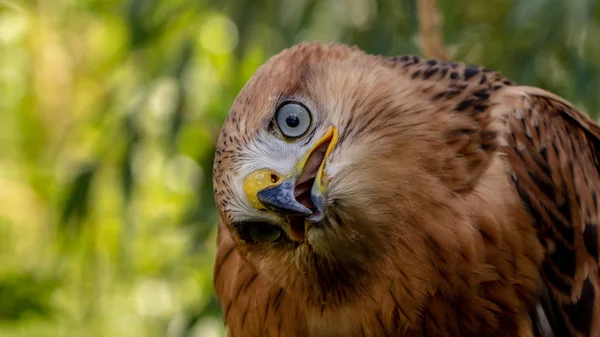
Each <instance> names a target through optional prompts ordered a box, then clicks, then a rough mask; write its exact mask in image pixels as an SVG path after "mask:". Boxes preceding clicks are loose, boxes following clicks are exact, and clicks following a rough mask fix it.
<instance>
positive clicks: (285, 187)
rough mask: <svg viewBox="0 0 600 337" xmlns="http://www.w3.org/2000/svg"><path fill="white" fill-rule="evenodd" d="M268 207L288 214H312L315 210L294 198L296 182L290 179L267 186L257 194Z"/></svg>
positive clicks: (259, 199)
mask: <svg viewBox="0 0 600 337" xmlns="http://www.w3.org/2000/svg"><path fill="white" fill-rule="evenodd" d="M256 197H257V198H258V201H260V202H261V203H262V204H263V205H265V207H267V208H268V209H270V210H272V211H275V212H279V213H284V214H288V215H299V216H310V215H312V214H313V212H312V211H311V210H310V209H308V208H307V207H306V206H304V205H302V204H301V203H299V202H298V201H296V199H295V198H294V184H293V183H292V182H290V181H284V182H283V183H281V184H279V185H277V186H272V187H267V188H265V189H263V190H261V191H259V192H258V194H257V195H256Z"/></svg>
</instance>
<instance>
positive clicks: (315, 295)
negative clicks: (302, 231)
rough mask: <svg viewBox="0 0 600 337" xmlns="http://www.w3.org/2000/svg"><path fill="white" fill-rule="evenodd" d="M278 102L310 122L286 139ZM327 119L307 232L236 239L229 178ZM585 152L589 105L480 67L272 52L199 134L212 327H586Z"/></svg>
mask: <svg viewBox="0 0 600 337" xmlns="http://www.w3.org/2000/svg"><path fill="white" fill-rule="evenodd" d="M286 99H293V100H298V101H300V102H302V103H303V104H305V105H306V106H308V107H309V108H310V109H311V110H312V114H313V118H314V119H315V121H314V124H315V125H314V127H313V129H312V131H311V132H310V133H309V134H308V135H307V136H306V139H305V140H304V139H303V140H299V141H298V142H297V143H295V144H287V143H286V142H284V141H281V140H280V139H278V138H277V137H278V136H277V133H276V132H275V131H274V130H273V128H272V123H271V120H272V118H273V113H274V110H275V109H276V107H277V105H278V104H279V103H280V102H281V101H283V100H286ZM329 124H333V125H335V126H336V127H338V129H339V132H340V140H339V143H338V145H337V146H336V148H335V150H334V152H333V153H332V154H331V156H330V158H329V159H328V162H327V165H328V166H327V169H328V172H329V174H330V175H331V176H332V178H331V179H332V180H331V185H330V191H329V192H328V209H327V213H326V218H325V220H324V222H323V223H322V224H321V225H320V226H322V228H323V230H322V231H321V232H319V233H321V235H320V236H317V235H316V234H315V235H312V236H309V237H308V239H309V241H308V244H304V245H292V244H287V243H282V244H277V245H274V246H265V245H256V244H250V243H248V242H245V241H244V240H242V239H241V237H240V235H239V233H238V230H237V227H236V223H237V221H238V220H239V219H240V218H243V217H244V216H245V215H246V214H250V215H251V216H261V215H260V214H254V213H252V214H251V213H250V212H251V210H250V209H249V208H248V206H247V204H246V203H245V201H244V199H243V198H242V195H241V194H240V192H239V186H238V185H239V181H240V176H241V175H243V173H244V172H246V173H247V171H248V170H250V169H251V168H252V169H254V168H259V166H260V165H262V166H263V167H270V165H278V166H277V167H281V168H282V169H283V168H285V167H286V165H287V164H286V163H287V161H288V160H287V159H286V158H288V157H289V158H290V159H289V160H290V162H291V161H293V160H292V159H294V158H295V156H296V155H297V154H298V153H300V152H301V151H302V149H304V146H308V145H310V143H311V141H312V137H313V136H314V135H315V134H317V133H318V132H319V131H320V130H323V128H324V127H326V126H327V125H329ZM278 151H279V153H277V155H278V156H276V155H275V154H274V153H270V152H278ZM599 151H600V127H599V126H598V125H597V124H596V123H595V122H593V121H592V120H591V119H590V118H588V117H587V116H586V115H584V114H583V113H581V112H579V111H578V110H577V109H576V108H575V107H573V106H572V105H571V104H570V103H569V102H566V101H565V100H563V99H561V98H559V97H557V96H555V95H553V94H551V93H548V92H546V91H543V90H541V89H537V88H529V87H520V86H515V85H514V84H513V83H512V82H510V81H508V80H506V79H505V78H503V77H502V76H501V75H500V74H498V73H497V72H494V71H489V70H486V69H483V68H481V67H477V66H467V65H464V64H458V63H449V62H437V61H435V60H423V59H420V58H418V57H416V56H403V57H391V58H385V57H381V56H374V55H367V54H365V53H363V52H362V51H360V50H359V49H357V48H349V47H346V46H344V45H340V44H328V45H324V44H318V43H312V44H301V45H298V46H295V47H293V48H290V49H288V50H285V51H283V52H282V53H280V54H278V55H276V56H275V57H273V58H272V59H271V60H269V61H268V62H267V63H266V64H265V65H263V66H262V67H261V68H260V69H259V70H258V71H257V72H256V74H255V75H254V76H253V78H252V79H251V80H250V81H249V82H248V84H247V85H246V86H245V87H244V89H243V90H242V91H241V92H240V94H239V95H238V97H237V99H236V101H235V102H234V104H233V106H232V109H231V111H230V113H229V115H228V117H227V120H226V121H225V123H224V126H223V129H222V132H221V135H220V138H219V142H218V146H217V151H216V158H215V166H214V185H215V198H216V201H217V205H218V208H219V211H220V214H221V221H220V224H219V235H218V251H217V258H216V262H215V270H214V284H215V289H216V292H217V295H218V298H219V299H220V301H221V304H222V308H223V313H224V321H225V324H226V326H227V329H228V334H229V336H236V337H237V336H409V337H412V336H448V337H450V336H492V337H494V336H496V337H504V336H506V337H508V336H518V337H530V336H544V337H546V336H599V335H600V325H599V324H600V308H599V306H600V301H599V295H598V286H599V285H600V283H599V279H598V272H599V271H598V235H597V226H598V222H599V220H600V219H599V216H600V215H599V213H600V208H599V206H598V204H599V203H600V200H599V196H598V193H599V192H598V191H600V159H599V158H598V153H599ZM270 156H274V157H273V158H271V157H270ZM250 215H249V216H250Z"/></svg>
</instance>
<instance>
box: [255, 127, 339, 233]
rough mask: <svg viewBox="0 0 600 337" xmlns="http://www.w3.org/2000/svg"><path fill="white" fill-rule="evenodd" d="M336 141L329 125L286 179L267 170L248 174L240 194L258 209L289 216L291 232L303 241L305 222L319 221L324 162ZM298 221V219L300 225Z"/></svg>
mask: <svg viewBox="0 0 600 337" xmlns="http://www.w3.org/2000/svg"><path fill="white" fill-rule="evenodd" d="M337 141H338V131H337V129H336V128H335V127H333V126H330V127H329V129H327V132H326V133H325V135H323V137H321V139H319V141H317V143H316V144H315V145H314V146H313V147H312V148H311V149H310V150H309V151H308V153H307V154H306V155H305V156H304V157H303V158H302V159H301V160H300V161H299V162H298V163H297V164H296V165H295V167H294V169H293V170H292V172H291V173H290V174H289V175H287V176H281V175H280V174H279V173H277V172H274V171H272V170H269V169H261V170H258V171H255V172H252V173H251V174H249V175H248V176H247V177H246V178H245V179H244V192H245V194H246V198H247V199H248V201H249V202H250V204H251V205H252V206H253V207H254V208H256V209H259V210H270V211H272V212H275V213H279V214H282V215H284V216H287V217H289V219H290V226H294V225H299V226H302V230H301V231H299V230H300V228H296V229H294V228H292V229H291V231H290V234H291V235H290V237H292V236H296V235H292V234H294V232H297V233H296V234H300V233H299V232H302V235H298V237H296V238H294V237H293V238H294V239H301V240H302V241H304V236H305V231H306V230H307V229H308V224H306V223H305V221H307V222H309V223H317V222H320V221H321V220H323V217H324V213H325V201H326V200H325V195H326V193H327V187H328V181H326V179H325V177H324V169H325V162H326V161H327V158H328V157H329V155H330V154H331V152H332V151H333V149H334V148H335V145H336V144H337ZM299 219H301V221H300V223H298V222H299Z"/></svg>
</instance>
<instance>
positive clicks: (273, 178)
mask: <svg viewBox="0 0 600 337" xmlns="http://www.w3.org/2000/svg"><path fill="white" fill-rule="evenodd" d="M280 181H281V177H280V176H279V174H277V173H276V172H274V171H272V170H269V169H262V170H258V171H254V172H252V173H250V174H249V175H248V176H247V177H246V178H245V179H244V193H245V194H246V199H248V201H249V202H250V205H252V207H254V208H256V209H265V207H264V206H263V205H262V204H261V202H260V201H258V198H257V197H256V195H257V194H258V192H260V191H261V190H263V189H265V188H267V187H271V186H275V185H277V184H278V183H279V182H280Z"/></svg>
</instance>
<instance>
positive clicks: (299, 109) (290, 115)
mask: <svg viewBox="0 0 600 337" xmlns="http://www.w3.org/2000/svg"><path fill="white" fill-rule="evenodd" d="M275 121H276V122H277V126H278V127H279V130H281V133H283V135H284V136H286V137H288V138H297V137H300V136H302V135H304V134H305V133H306V131H307V130H308V128H309V127H310V124H311V116H310V113H309V112H308V110H307V109H306V108H305V107H303V106H302V105H300V104H297V103H287V104H284V105H282V106H281V107H280V108H279V109H278V110H277V113H276V116H275Z"/></svg>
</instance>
